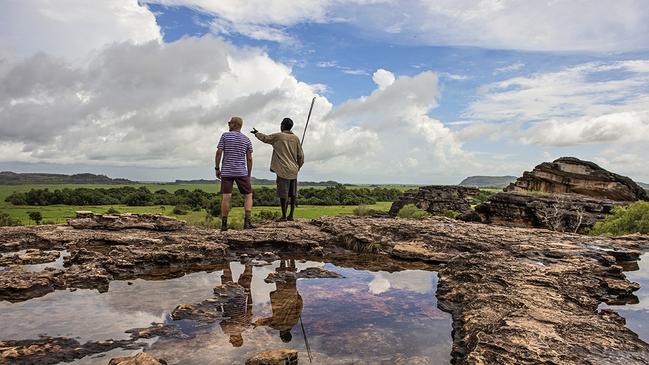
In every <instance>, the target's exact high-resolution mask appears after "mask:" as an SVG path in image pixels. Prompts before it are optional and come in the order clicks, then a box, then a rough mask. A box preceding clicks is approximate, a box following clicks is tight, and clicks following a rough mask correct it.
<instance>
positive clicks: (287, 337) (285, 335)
mask: <svg viewBox="0 0 649 365" xmlns="http://www.w3.org/2000/svg"><path fill="white" fill-rule="evenodd" d="M279 338H281V339H282V342H285V343H288V342H291V340H292V339H293V336H292V335H291V330H283V331H279Z"/></svg>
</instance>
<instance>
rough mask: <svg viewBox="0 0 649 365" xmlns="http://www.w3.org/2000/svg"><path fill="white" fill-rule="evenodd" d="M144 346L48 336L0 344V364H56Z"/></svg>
mask: <svg viewBox="0 0 649 365" xmlns="http://www.w3.org/2000/svg"><path fill="white" fill-rule="evenodd" d="M143 345H144V344H137V343H135V342H134V341H133V340H103V341H89V342H86V343H84V344H81V343H79V341H77V340H75V339H72V338H66V337H48V336H42V337H41V338H39V339H37V340H19V341H0V364H25V365H28V364H39V365H49V364H58V363H60V362H71V361H73V360H75V359H81V358H83V357H86V356H88V355H92V354H98V353H102V352H106V351H110V350H112V349H116V348H124V349H138V348H140V347H142V346H143Z"/></svg>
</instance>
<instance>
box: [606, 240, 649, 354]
mask: <svg viewBox="0 0 649 365" xmlns="http://www.w3.org/2000/svg"><path fill="white" fill-rule="evenodd" d="M624 274H625V275H626V276H627V278H628V279H629V280H630V281H634V282H636V283H638V284H640V290H638V291H637V292H635V293H634V294H635V295H636V296H637V297H638V299H639V303H637V304H629V305H623V306H610V307H611V308H612V309H614V310H615V311H617V312H618V313H619V314H620V315H621V316H622V317H624V318H625V319H626V326H627V327H628V328H629V329H631V330H632V331H633V332H635V333H637V334H638V337H640V339H642V340H643V341H645V342H649V253H645V254H643V255H642V256H640V261H639V262H638V269H637V270H636V271H627V272H625V273H624Z"/></svg>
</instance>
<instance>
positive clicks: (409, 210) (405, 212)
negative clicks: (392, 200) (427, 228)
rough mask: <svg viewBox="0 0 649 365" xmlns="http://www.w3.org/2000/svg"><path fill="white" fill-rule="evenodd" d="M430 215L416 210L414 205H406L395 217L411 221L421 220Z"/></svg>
mask: <svg viewBox="0 0 649 365" xmlns="http://www.w3.org/2000/svg"><path fill="white" fill-rule="evenodd" d="M430 216H431V214H430V213H428V212H427V211H425V210H423V209H421V208H417V207H416V206H415V205H414V204H406V205H405V206H404V207H403V208H401V210H400V211H399V213H398V214H397V217H399V218H413V219H423V218H426V217H430Z"/></svg>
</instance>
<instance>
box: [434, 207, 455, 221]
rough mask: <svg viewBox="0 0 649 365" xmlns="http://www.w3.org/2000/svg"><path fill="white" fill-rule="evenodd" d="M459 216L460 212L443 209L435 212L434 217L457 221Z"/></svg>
mask: <svg viewBox="0 0 649 365" xmlns="http://www.w3.org/2000/svg"><path fill="white" fill-rule="evenodd" d="M460 214H462V213H460V212H456V211H454V210H449V209H444V210H442V211H441V212H435V214H434V215H436V216H441V217H447V218H453V219H457V217H459V216H460Z"/></svg>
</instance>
